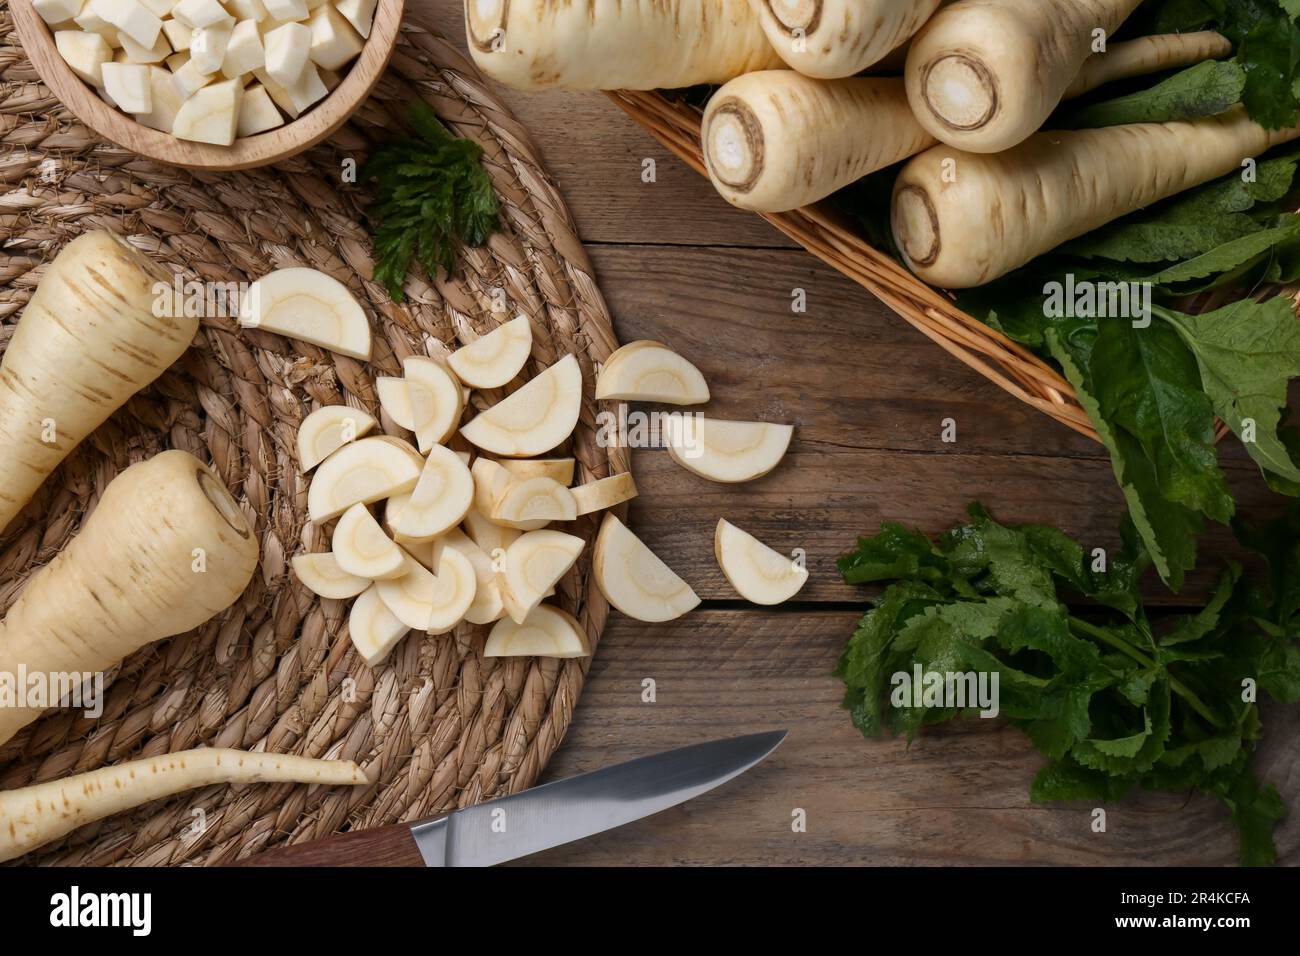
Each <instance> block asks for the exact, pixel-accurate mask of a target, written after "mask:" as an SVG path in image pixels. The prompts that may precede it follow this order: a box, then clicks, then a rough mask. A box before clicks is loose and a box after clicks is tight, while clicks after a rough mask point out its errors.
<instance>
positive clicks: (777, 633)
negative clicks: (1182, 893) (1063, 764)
mask: <svg viewBox="0 0 1300 956" xmlns="http://www.w3.org/2000/svg"><path fill="white" fill-rule="evenodd" d="M856 620H857V615H856V613H851V612H843V611H812V612H809V611H801V612H799V613H797V614H785V615H771V614H769V615H762V614H754V613H751V612H749V611H704V612H697V613H695V614H694V615H692V616H690V617H688V618H686V619H684V620H681V621H677V622H674V623H672V624H666V625H644V624H635V623H633V622H630V621H628V620H626V619H624V618H617V619H615V620H614V621H613V622H612V623H611V625H610V627H609V628H608V629H607V630H606V633H605V636H604V637H603V638H602V639H601V645H600V649H599V652H598V653H597V655H596V657H595V659H594V660H593V662H592V667H591V678H590V680H589V682H588V684H587V687H586V690H585V691H584V692H583V696H582V703H581V705H580V706H579V707H578V710H577V715H576V718H575V720H574V723H573V725H572V727H571V728H570V729H569V734H568V738H567V740H566V741H565V744H564V747H563V748H562V749H561V750H560V752H559V754H558V755H557V756H556V758H555V759H554V760H553V761H552V763H551V765H550V767H549V768H548V771H547V776H548V777H550V778H556V777H563V776H568V775H570V774H574V773H580V772H583V771H587V770H594V769H597V768H599V767H603V766H607V765H609V764H612V763H617V762H618V761H620V760H625V759H630V758H632V757H636V756H640V755H642V754H645V753H653V752H655V751H658V750H662V749H666V748H669V747H675V746H682V745H685V744H689V743H696V742H699V741H703V740H709V739H712V738H715V737H723V736H730V735H732V734H736V733H740V732H742V731H748V732H757V731H762V730H775V729H778V728H785V729H788V730H789V731H790V736H789V738H787V740H786V741H785V743H784V744H782V745H781V747H780V748H778V749H777V751H776V752H775V753H774V754H773V755H772V756H770V757H769V758H768V759H767V760H766V761H765V762H764V763H762V764H760V765H759V766H758V767H756V768H754V769H753V770H751V771H749V772H748V773H746V774H744V775H743V776H741V777H739V778H737V779H736V780H733V781H731V782H730V783H728V784H726V785H725V786H723V787H721V788H719V789H718V790H715V791H713V792H712V793H710V794H707V795H705V796H703V797H699V798H697V799H695V800H692V801H690V802H689V803H687V804H685V805H683V806H680V807H677V808H675V809H673V810H668V811H665V812H664V813H661V814H658V815H657V816H655V817H652V818H649V819H647V820H643V821H640V822H638V823H635V824H632V825H629V826H625V827H620V828H619V829H618V830H616V831H613V832H611V833H608V834H604V835H602V836H598V837H594V838H591V839H588V840H584V841H581V842H579V843H575V844H572V845H570V846H568V847H562V848H557V849H554V850H550V851H548V852H546V853H542V854H538V855H537V856H534V857H531V858H530V859H529V860H528V861H527V862H528V863H531V864H547V865H564V864H582V865H608V866H617V865H627V864H647V865H665V864H726V865H741V866H756V865H764V864H821V865H842V864H873V865H884V864H888V865H897V864H914V863H926V864H938V865H952V864H963V865H965V864H1045V863H1055V864H1070V865H1083V864H1090V865H1099V864H1107V865H1139V864H1152V863H1156V864H1204V865H1215V864H1231V863H1234V862H1235V860H1236V853H1237V850H1236V835H1235V833H1234V831H1233V828H1232V825H1231V823H1230V821H1229V819H1228V814H1227V811H1226V810H1224V809H1223V808H1222V807H1221V806H1219V805H1218V804H1217V803H1216V802H1215V801H1214V800H1211V799H1208V798H1204V797H1199V796H1196V797H1191V798H1190V799H1189V798H1188V796H1187V795H1184V794H1176V793H1144V794H1141V795H1140V796H1137V797H1135V798H1131V799H1129V800H1125V801H1123V802H1122V803H1118V804H1112V805H1110V806H1108V807H1107V808H1106V832H1105V833H1094V832H1093V831H1092V811H1093V809H1094V807H1093V805H1091V804H1084V803H1069V804H1048V805H1036V804H1031V803H1030V802H1029V798H1028V787H1029V781H1030V780H1031V779H1032V777H1033V775H1034V773H1035V772H1036V771H1037V769H1038V768H1039V767H1040V766H1041V763H1042V760H1041V758H1040V757H1039V756H1038V754H1037V751H1035V750H1034V748H1033V746H1032V745H1031V744H1030V743H1029V741H1028V740H1027V739H1026V738H1025V737H1024V735H1022V734H1021V733H1020V732H1019V731H1017V730H1015V729H1014V728H1012V727H1009V726H1007V725H1006V724H1005V723H1004V722H1003V721H1001V720H981V719H973V720H966V721H961V722H958V723H954V724H950V725H946V726H941V727H936V728H931V729H930V730H927V731H926V732H925V733H923V734H922V735H920V736H919V737H918V738H917V739H916V740H915V741H914V742H913V743H912V745H911V747H910V748H909V747H908V746H907V744H906V741H905V740H902V739H899V740H865V739H863V737H862V736H861V735H860V734H859V733H858V731H857V730H856V729H854V727H853V726H852V724H851V723H850V722H849V718H848V715H847V714H846V713H845V712H844V711H842V710H841V709H840V707H839V701H840V693H841V687H840V683H839V681H838V680H836V679H835V678H833V677H831V676H830V672H831V669H832V668H833V667H834V665H835V661H836V659H837V658H838V656H839V653H840V650H841V648H842V646H843V644H844V641H845V639H846V637H847V636H848V634H849V632H850V631H851V630H852V628H853V624H854V622H855V621H856ZM647 678H649V679H652V680H654V681H655V696H656V700H655V702H654V703H643V702H642V686H643V685H642V682H643V681H645V680H646V679H647ZM1264 724H1265V728H1266V730H1265V745H1264V747H1263V749H1262V751H1261V752H1260V754H1259V755H1258V756H1257V757H1256V764H1255V766H1256V769H1257V771H1258V772H1259V773H1260V774H1261V776H1262V777H1263V778H1264V779H1267V780H1269V781H1271V782H1272V783H1273V784H1274V785H1276V786H1277V787H1278V789H1279V790H1280V791H1281V792H1282V793H1283V795H1284V796H1285V797H1286V798H1287V799H1288V800H1289V801H1291V802H1292V804H1294V803H1295V801H1296V800H1297V799H1298V798H1300V760H1298V759H1297V752H1296V747H1295V736H1296V733H1297V731H1300V713H1298V712H1297V709H1296V708H1294V707H1293V708H1289V709H1287V708H1278V707H1273V708H1266V710H1265V713H1264ZM796 809H803V810H804V811H806V814H807V832H805V833H796V832H794V831H793V830H792V828H791V823H792V814H793V813H794V811H795V810H796ZM1277 842H1278V847H1279V857H1280V858H1279V862H1281V863H1284V864H1286V863H1291V864H1294V863H1296V862H1300V860H1298V859H1297V857H1298V855H1300V854H1298V853H1297V847H1298V846H1300V814H1297V813H1293V814H1292V815H1291V817H1290V819H1289V820H1287V821H1286V822H1285V823H1284V824H1283V826H1282V827H1281V828H1280V829H1279V830H1278V833H1277Z"/></svg>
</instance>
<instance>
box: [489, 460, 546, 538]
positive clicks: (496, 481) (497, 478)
mask: <svg viewBox="0 0 1300 956" xmlns="http://www.w3.org/2000/svg"><path fill="white" fill-rule="evenodd" d="M470 474H472V475H473V476H474V508H475V509H476V510H477V511H478V513H479V514H480V515H482V516H483V517H484V518H487V519H488V520H489V521H493V520H494V519H493V518H492V513H493V512H494V511H496V507H497V501H498V500H499V499H500V498H501V496H502V495H504V494H505V493H506V489H507V488H509V487H510V485H511V484H513V479H512V478H511V477H510V472H508V471H506V470H505V468H504V467H502V465H501V464H500V463H499V462H495V461H493V460H492V459H491V458H481V457H480V458H475V459H474V464H473V465H472V466H471V467H470ZM546 524H547V522H546V521H542V520H538V521H525V522H521V523H518V524H513V525H506V527H512V528H516V529H518V530H520V531H536V530H537V529H538V528H544V527H546Z"/></svg>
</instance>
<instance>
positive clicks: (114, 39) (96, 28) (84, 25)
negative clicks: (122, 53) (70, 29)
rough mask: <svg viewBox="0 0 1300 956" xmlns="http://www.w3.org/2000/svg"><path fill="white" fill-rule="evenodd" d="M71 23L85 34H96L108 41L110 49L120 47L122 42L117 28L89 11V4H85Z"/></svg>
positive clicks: (91, 10)
mask: <svg viewBox="0 0 1300 956" xmlns="http://www.w3.org/2000/svg"><path fill="white" fill-rule="evenodd" d="M72 22H73V23H75V24H76V25H77V26H79V27H81V29H83V30H85V31H86V32H87V33H98V34H99V35H100V36H102V37H103V38H104V39H105V40H106V41H108V45H109V46H111V47H114V48H117V47H120V46H121V45H122V41H121V39H120V38H119V37H118V35H117V27H115V26H113V24H111V23H109V22H108V21H107V20H105V19H104V18H103V17H101V16H100V15H99V14H97V13H96V12H95V11H94V10H93V9H91V5H90V3H89V2H87V3H86V6H85V7H84V8H82V11H81V12H80V13H78V14H77V15H76V16H75V17H73V18H72Z"/></svg>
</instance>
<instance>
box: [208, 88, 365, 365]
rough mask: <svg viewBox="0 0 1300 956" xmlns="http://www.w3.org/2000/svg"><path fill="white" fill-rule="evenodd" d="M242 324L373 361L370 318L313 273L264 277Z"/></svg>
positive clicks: (334, 282)
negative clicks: (371, 358) (371, 355)
mask: <svg viewBox="0 0 1300 956" xmlns="http://www.w3.org/2000/svg"><path fill="white" fill-rule="evenodd" d="M227 82H228V83H236V82H237V81H235V80H228V81H227ZM239 324H240V325H242V326H244V327H245V328H249V329H264V330H265V331H267V332H278V333H279V334H280V335H285V336H288V337H289V338H291V339H301V340H302V341H304V342H311V343H312V344H313V345H319V346H321V347H322V348H327V349H332V350H333V351H335V352H339V353H340V354H342V355H349V356H351V357H352V358H359V359H365V360H367V361H368V360H369V359H370V323H369V322H368V321H367V320H366V313H365V312H363V311H362V309H361V306H360V305H359V304H358V302H357V300H356V299H354V298H353V297H352V293H351V292H349V291H348V287H347V286H345V285H344V284H343V283H342V282H339V280H338V279H335V278H333V277H332V276H327V275H326V274H325V273H323V272H318V271H317V270H315V269H304V268H292V269H277V270H276V271H275V272H271V273H268V274H267V275H264V276H262V278H260V279H258V280H257V281H256V282H254V283H253V284H252V286H250V287H249V290H248V295H246V296H245V297H244V300H243V302H242V303H241V304H240V310H239Z"/></svg>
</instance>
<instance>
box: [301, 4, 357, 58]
mask: <svg viewBox="0 0 1300 956" xmlns="http://www.w3.org/2000/svg"><path fill="white" fill-rule="evenodd" d="M308 25H309V27H310V29H311V46H310V49H309V51H308V53H309V55H310V56H311V61H312V62H313V63H315V64H316V65H317V66H319V67H321V68H323V69H326V70H340V69H342V68H343V67H344V66H346V65H347V64H348V63H349V62H351V61H352V59H353V58H355V57H356V56H357V54H359V53H360V52H361V48H362V46H364V43H363V42H362V40H361V37H360V36H359V35H358V34H357V31H356V30H355V29H353V27H352V24H350V23H348V21H347V20H345V19H344V18H343V15H342V14H340V13H339V12H338V10H337V9H336V8H335V7H334V6H332V5H331V4H328V3H322V4H321V5H320V6H318V7H317V8H316V9H315V10H313V11H312V14H311V21H310V23H309V24H308Z"/></svg>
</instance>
